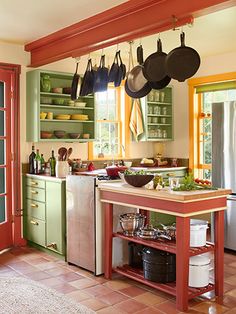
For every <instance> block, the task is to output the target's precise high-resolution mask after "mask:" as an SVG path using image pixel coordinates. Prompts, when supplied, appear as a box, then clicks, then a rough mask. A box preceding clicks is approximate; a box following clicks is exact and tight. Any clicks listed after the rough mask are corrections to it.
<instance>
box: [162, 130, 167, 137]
mask: <svg viewBox="0 0 236 314" xmlns="http://www.w3.org/2000/svg"><path fill="white" fill-rule="evenodd" d="M162 137H163V138H167V131H166V130H162Z"/></svg>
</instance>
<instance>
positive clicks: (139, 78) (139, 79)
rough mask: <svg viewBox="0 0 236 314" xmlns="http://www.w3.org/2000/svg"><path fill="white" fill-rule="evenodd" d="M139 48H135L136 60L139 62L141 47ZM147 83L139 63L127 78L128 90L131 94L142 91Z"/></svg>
mask: <svg viewBox="0 0 236 314" xmlns="http://www.w3.org/2000/svg"><path fill="white" fill-rule="evenodd" d="M140 46H141V45H140ZM140 46H139V47H138V48H137V59H138V60H139V61H140V60H141V59H142V55H141V54H142V47H141V48H140ZM147 83H148V81H147V79H146V78H145V77H144V75H143V65H142V64H140V63H139V64H138V65H136V66H135V67H134V68H133V69H132V70H131V71H130V72H129V74H128V76H127V84H128V88H129V90H130V91H131V92H138V91H140V90H141V89H143V88H144V86H145V84H147Z"/></svg>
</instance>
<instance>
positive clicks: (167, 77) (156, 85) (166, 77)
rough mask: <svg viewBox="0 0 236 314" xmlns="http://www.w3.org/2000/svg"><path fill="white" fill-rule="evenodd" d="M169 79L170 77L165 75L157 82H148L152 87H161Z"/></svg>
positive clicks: (164, 85) (167, 82) (166, 83)
mask: <svg viewBox="0 0 236 314" xmlns="http://www.w3.org/2000/svg"><path fill="white" fill-rule="evenodd" d="M170 81H171V78H170V77H169V76H165V77H164V78H163V79H162V80H160V81H157V82H149V83H150V85H151V87H152V88H154V89H162V88H164V87H166V86H167V85H168V84H169V83H170Z"/></svg>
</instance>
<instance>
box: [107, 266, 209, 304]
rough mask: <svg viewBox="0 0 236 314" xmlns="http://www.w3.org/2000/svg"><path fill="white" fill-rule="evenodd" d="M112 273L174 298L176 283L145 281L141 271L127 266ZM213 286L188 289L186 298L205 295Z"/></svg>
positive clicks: (115, 269)
mask: <svg viewBox="0 0 236 314" xmlns="http://www.w3.org/2000/svg"><path fill="white" fill-rule="evenodd" d="M113 271H115V272H117V273H119V274H121V275H123V276H125V277H128V278H130V279H133V280H136V281H139V282H141V283H143V284H145V285H147V286H150V287H152V288H155V289H158V290H160V291H163V292H166V293H168V294H171V295H173V296H176V283H175V282H169V283H157V282H154V281H150V280H147V279H145V278H144V277H143V271H142V270H141V269H138V268H132V267H130V266H129V265H124V266H122V267H117V268H114V269H113ZM214 288H215V286H214V284H213V283H210V284H209V285H208V286H206V287H202V288H192V287H188V298H189V299H192V298H195V297H197V296H199V295H201V294H203V293H206V292H208V291H212V290H214Z"/></svg>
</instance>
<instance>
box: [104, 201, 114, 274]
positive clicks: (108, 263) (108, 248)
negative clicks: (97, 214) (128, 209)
mask: <svg viewBox="0 0 236 314" xmlns="http://www.w3.org/2000/svg"><path fill="white" fill-rule="evenodd" d="M104 207H105V265H104V270H105V271H104V273H105V278H106V279H111V274H112V239H113V204H110V203H105V205H104Z"/></svg>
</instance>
